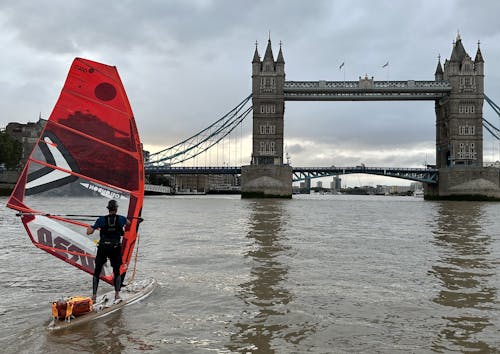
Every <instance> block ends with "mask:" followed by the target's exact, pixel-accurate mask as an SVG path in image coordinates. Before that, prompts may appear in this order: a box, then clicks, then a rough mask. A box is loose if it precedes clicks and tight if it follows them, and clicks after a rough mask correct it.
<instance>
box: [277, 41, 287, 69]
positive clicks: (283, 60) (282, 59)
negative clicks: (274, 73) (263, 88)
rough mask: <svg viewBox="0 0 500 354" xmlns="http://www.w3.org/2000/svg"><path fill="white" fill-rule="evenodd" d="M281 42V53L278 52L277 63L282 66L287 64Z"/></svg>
mask: <svg viewBox="0 0 500 354" xmlns="http://www.w3.org/2000/svg"><path fill="white" fill-rule="evenodd" d="M281 45H282V43H281V41H280V51H279V52H278V58H277V59H276V62H277V63H280V64H285V59H284V58H283V52H282V51H281Z"/></svg>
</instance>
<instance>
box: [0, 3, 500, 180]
mask: <svg viewBox="0 0 500 354" xmlns="http://www.w3.org/2000/svg"><path fill="white" fill-rule="evenodd" d="M498 14H500V1H498V0H481V1H470V0H467V1H462V0H441V1H435V0H427V1H418V0H416V1H396V0H393V1H380V0H379V1H372V0H365V1H363V0H358V1H356V0H345V1H318V0H316V1H293V0H283V1H273V0H263V1H244V0H219V1H216V0H212V1H210V0H193V1H190V0H178V1H160V0H157V1H147V0H144V1H124V0H122V1H94V0H85V1H71V0H52V1H47V2H43V6H41V3H40V2H38V1H24V0H16V1H7V0H0V47H1V48H2V54H1V55H0V64H1V67H2V70H1V74H0V107H1V111H0V113H1V114H0V127H5V125H6V124H7V123H8V122H12V121H17V122H21V123H26V122H28V121H36V120H37V119H38V115H39V114H40V113H41V115H42V117H43V118H48V116H49V115H50V113H51V111H52V108H53V106H54V104H55V102H56V100H57V97H58V96H59V93H60V90H61V88H62V85H63V83H64V80H65V79H66V75H67V72H68V69H69V66H70V64H71V62H72V60H73V58H74V57H85V58H88V59H91V60H95V61H100V62H103V63H106V64H110V65H116V66H117V68H118V71H119V73H120V76H121V78H122V80H123V82H124V85H125V89H126V91H127V94H128V96H129V100H130V102H131V105H132V109H133V111H134V114H135V117H136V122H137V125H138V128H139V133H140V134H141V139H142V141H143V143H144V144H145V145H146V147H147V148H148V149H149V150H150V151H152V152H154V151H157V150H159V149H161V148H164V147H167V146H170V145H173V144H175V143H177V142H179V141H181V140H182V139H184V138H187V137H189V136H191V135H193V134H194V133H196V132H197V131H199V130H201V129H203V128H205V127H207V126H208V125H210V124H211V123H212V122H214V121H216V120H217V119H218V118H220V117H221V116H222V115H223V114H224V113H226V112H227V111H229V110H230V109H231V108H233V107H234V106H235V105H236V104H237V103H239V102H240V101H241V100H242V99H243V98H244V97H246V96H247V95H248V94H250V93H251V60H252V57H253V52H254V50H255V41H257V42H258V50H259V53H260V54H261V57H262V56H263V54H264V51H265V46H266V44H267V39H268V36H269V32H270V35H271V40H272V43H273V50H274V55H275V56H276V55H277V53H278V49H279V43H280V41H281V42H282V43H283V45H282V50H283V54H284V59H285V62H286V65H285V72H286V80H290V81H293V80H343V79H344V74H345V79H346V80H358V78H359V76H364V75H365V74H367V75H368V76H370V77H371V76H373V77H374V79H375V80H387V79H389V80H409V79H414V80H433V79H434V71H435V69H436V64H437V57H438V55H439V54H440V55H441V58H442V59H443V60H444V59H446V58H449V57H450V54H451V50H452V42H453V41H454V40H455V38H456V36H457V31H459V32H460V36H461V38H462V42H463V44H464V47H465V49H466V51H467V52H468V54H469V55H470V56H471V57H472V58H474V56H475V53H476V50H477V43H478V40H480V41H481V51H482V54H483V57H484V60H485V93H486V94H487V95H488V96H489V97H490V98H492V99H493V100H494V101H496V102H497V103H498V104H500V26H499V25H498ZM342 62H345V73H344V71H342V70H339V65H340V64H341V63H342ZM386 62H389V66H388V67H386V68H382V65H383V64H385V63H386ZM484 117H485V118H486V119H488V120H489V121H490V122H492V123H494V124H495V125H496V126H498V125H499V118H498V117H497V116H496V115H495V113H494V112H493V110H491V108H489V106H487V105H486V103H485V107H484ZM250 119H251V116H249V118H247V120H246V122H245V125H244V127H243V130H241V131H240V132H239V134H240V135H242V136H249V134H250V130H251V121H250ZM285 143H286V146H287V151H288V153H289V155H290V157H291V162H292V164H293V165H295V166H330V165H332V164H334V165H337V166H343V165H345V166H353V165H358V164H360V163H365V164H366V165H367V166H368V165H370V166H388V167H389V166H390V167H393V166H394V167H399V166H401V167H419V166H422V164H423V163H424V162H425V161H427V162H428V163H433V162H434V160H435V156H434V155H435V114H434V103H433V102H431V101H425V102H420V103H418V102H287V103H286V113H285ZM240 146H241V149H242V150H243V151H240V152H236V153H233V157H234V156H235V155H241V156H243V160H244V161H243V163H245V164H246V163H248V161H249V160H250V149H251V146H250V140H249V139H245V140H244V142H243V143H242V144H241V145H240ZM235 151H236V150H235ZM247 155H248V156H247ZM492 159H495V160H499V159H500V157H499V144H498V142H495V141H493V139H492V138H490V135H489V134H488V133H487V132H486V131H485V142H484V160H485V161H488V160H492ZM230 164H235V163H234V162H233V161H231V162H230ZM357 180H359V177H358V178H357Z"/></svg>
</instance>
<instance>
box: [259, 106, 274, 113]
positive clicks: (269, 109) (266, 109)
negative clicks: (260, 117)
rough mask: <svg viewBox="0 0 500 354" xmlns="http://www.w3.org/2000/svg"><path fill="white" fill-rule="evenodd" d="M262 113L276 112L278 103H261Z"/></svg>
mask: <svg viewBox="0 0 500 354" xmlns="http://www.w3.org/2000/svg"><path fill="white" fill-rule="evenodd" d="M260 113H266V114H268V113H276V105H275V104H261V105H260Z"/></svg>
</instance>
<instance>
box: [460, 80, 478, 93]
mask: <svg viewBox="0 0 500 354" xmlns="http://www.w3.org/2000/svg"><path fill="white" fill-rule="evenodd" d="M475 88H476V87H475V80H474V77H472V76H471V77H461V78H460V89H462V90H463V91H474V90H475Z"/></svg>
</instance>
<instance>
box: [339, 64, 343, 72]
mask: <svg viewBox="0 0 500 354" xmlns="http://www.w3.org/2000/svg"><path fill="white" fill-rule="evenodd" d="M343 67H344V62H342V64H340V66H339V70H340V69H342V68H343Z"/></svg>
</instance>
